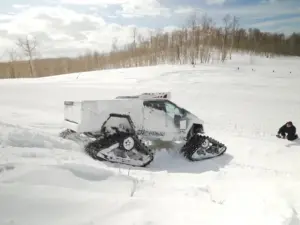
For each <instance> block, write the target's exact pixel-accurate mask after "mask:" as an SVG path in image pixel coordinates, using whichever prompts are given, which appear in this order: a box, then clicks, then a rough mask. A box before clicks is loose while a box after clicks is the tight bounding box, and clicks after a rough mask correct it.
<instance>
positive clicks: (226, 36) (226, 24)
mask: <svg viewBox="0 0 300 225" xmlns="http://www.w3.org/2000/svg"><path fill="white" fill-rule="evenodd" d="M223 22H224V31H223V39H222V40H223V41H222V53H221V54H222V56H221V60H222V62H224V61H225V60H226V57H227V54H228V52H227V51H228V49H227V48H228V39H229V34H230V29H231V26H232V23H231V16H230V15H229V14H227V15H226V16H225V17H224V18H223Z"/></svg>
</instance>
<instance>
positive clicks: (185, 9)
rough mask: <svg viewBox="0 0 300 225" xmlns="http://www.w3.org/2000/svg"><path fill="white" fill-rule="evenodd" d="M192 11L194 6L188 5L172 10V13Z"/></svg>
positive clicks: (188, 12)
mask: <svg viewBox="0 0 300 225" xmlns="http://www.w3.org/2000/svg"><path fill="white" fill-rule="evenodd" d="M193 12H195V8H192V7H190V6H182V7H178V8H177V9H175V10H174V13H176V14H191V13H193Z"/></svg>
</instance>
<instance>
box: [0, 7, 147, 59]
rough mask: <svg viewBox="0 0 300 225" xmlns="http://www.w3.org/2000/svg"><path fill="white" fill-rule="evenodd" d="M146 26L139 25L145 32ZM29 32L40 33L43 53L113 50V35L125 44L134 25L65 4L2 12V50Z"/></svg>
mask: <svg viewBox="0 0 300 225" xmlns="http://www.w3.org/2000/svg"><path fill="white" fill-rule="evenodd" d="M147 30H148V29H147V28H139V29H138V31H139V33H142V34H146V33H147ZM28 34H32V35H34V36H36V37H37V39H38V42H39V46H40V48H39V50H40V51H41V55H42V56H56V55H57V54H58V53H60V54H61V55H72V54H74V53H77V54H79V53H82V52H83V51H85V50H86V49H92V50H99V51H107V50H110V47H111V43H112V39H113V38H114V37H118V43H119V44H126V43H128V42H129V41H131V40H132V26H121V25H118V24H108V23H106V22H105V21H104V20H103V18H101V17H99V16H95V15H90V14H83V13H78V12H75V11H73V10H70V9H67V8H64V7H31V8H26V9H24V10H22V11H20V12H18V13H16V14H15V15H13V16H9V15H0V37H2V38H1V39H0V48H1V50H2V52H3V51H4V50H5V49H7V48H11V47H14V46H15V41H16V40H17V38H18V37H21V36H25V35H28ZM1 50H0V52H1ZM69 53H70V54H69Z"/></svg>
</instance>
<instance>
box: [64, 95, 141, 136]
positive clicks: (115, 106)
mask: <svg viewBox="0 0 300 225" xmlns="http://www.w3.org/2000/svg"><path fill="white" fill-rule="evenodd" d="M111 113H117V114H126V115H130V116H131V119H132V120H133V122H134V124H137V125H142V124H143V119H144V118H143V101H142V100H140V99H130V100H129V99H128V100H124V99H122V100H121V99H120V100H119V99H113V100H89V101H86V100H85V101H65V102H64V125H65V127H66V128H68V129H71V130H74V131H76V132H79V133H80V132H94V131H99V130H100V129H101V126H102V124H103V123H104V122H105V121H106V120H107V119H108V117H109V114H111Z"/></svg>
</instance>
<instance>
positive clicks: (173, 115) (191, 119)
mask: <svg viewBox="0 0 300 225" xmlns="http://www.w3.org/2000/svg"><path fill="white" fill-rule="evenodd" d="M169 99H170V93H169V92H163V93H144V94H141V95H137V96H120V97H117V98H116V99H112V100H84V101H65V103H64V124H65V127H66V128H68V129H71V130H73V131H75V132H77V133H84V132H99V131H100V130H101V127H102V125H103V123H104V122H105V121H106V120H107V119H108V118H109V116H110V114H112V113H114V114H122V115H128V116H130V118H131V120H132V121H133V124H134V126H135V127H134V129H135V131H136V133H137V134H139V135H142V136H145V137H146V138H147V139H149V140H155V139H159V140H162V141H180V140H183V139H185V138H186V137H187V134H188V132H189V131H190V130H191V128H192V127H193V125H197V126H201V128H203V121H202V120H201V119H199V118H197V117H196V116H195V115H193V114H192V113H190V112H189V111H187V110H186V109H183V108H181V107H178V106H177V105H176V104H175V103H173V102H171V101H170V100H169ZM119 125H120V124H116V126H119Z"/></svg>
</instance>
